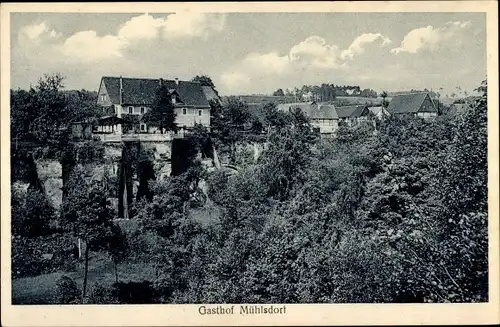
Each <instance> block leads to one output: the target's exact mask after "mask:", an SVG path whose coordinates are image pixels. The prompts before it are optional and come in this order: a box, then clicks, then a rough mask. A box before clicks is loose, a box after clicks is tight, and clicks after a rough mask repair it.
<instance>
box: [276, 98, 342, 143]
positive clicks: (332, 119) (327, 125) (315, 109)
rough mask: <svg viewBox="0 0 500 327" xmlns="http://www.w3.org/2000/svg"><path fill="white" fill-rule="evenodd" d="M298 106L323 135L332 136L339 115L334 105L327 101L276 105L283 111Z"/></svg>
mask: <svg viewBox="0 0 500 327" xmlns="http://www.w3.org/2000/svg"><path fill="white" fill-rule="evenodd" d="M296 108H299V109H300V110H301V111H302V112H303V113H304V114H305V115H306V116H308V117H309V120H310V122H311V125H312V126H314V127H316V128H318V129H319V132H320V134H321V135H323V136H326V137H327V136H332V135H333V134H334V133H335V132H336V131H337V129H338V127H339V124H338V121H339V117H338V115H337V112H336V110H335V106H334V105H332V104H328V103H316V102H314V101H313V102H298V103H282V104H279V105H278V106H277V109H278V110H280V111H284V112H291V111H292V110H294V109H296Z"/></svg>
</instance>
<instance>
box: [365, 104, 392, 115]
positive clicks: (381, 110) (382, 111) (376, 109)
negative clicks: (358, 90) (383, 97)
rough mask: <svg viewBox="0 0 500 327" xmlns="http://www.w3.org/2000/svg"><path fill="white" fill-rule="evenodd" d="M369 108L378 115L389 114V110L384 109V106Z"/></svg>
mask: <svg viewBox="0 0 500 327" xmlns="http://www.w3.org/2000/svg"><path fill="white" fill-rule="evenodd" d="M368 110H370V112H371V113H372V114H373V115H375V116H377V115H381V114H382V115H388V114H389V112H387V110H386V109H384V107H382V106H376V107H369V108H368Z"/></svg>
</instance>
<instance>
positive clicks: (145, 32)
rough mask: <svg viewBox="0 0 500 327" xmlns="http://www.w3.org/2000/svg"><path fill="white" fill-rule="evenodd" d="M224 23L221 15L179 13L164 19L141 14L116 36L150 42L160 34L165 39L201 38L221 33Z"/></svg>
mask: <svg viewBox="0 0 500 327" xmlns="http://www.w3.org/2000/svg"><path fill="white" fill-rule="evenodd" d="M225 23H226V16H225V15H223V14H211V13H198V12H191V11H181V12H178V13H173V14H170V15H168V16H167V17H166V18H160V17H158V18H154V17H153V16H151V15H149V14H147V13H146V14H143V15H140V16H136V17H133V18H131V19H130V20H129V21H127V22H126V23H124V24H123V25H122V27H121V28H120V30H119V31H118V36H119V37H121V38H125V39H128V40H139V39H146V40H151V39H154V38H156V37H158V36H159V35H160V34H161V35H162V36H163V37H164V38H165V39H179V38H192V37H202V38H207V37H208V36H209V35H210V34H211V33H213V32H221V31H222V30H223V29H224V26H225Z"/></svg>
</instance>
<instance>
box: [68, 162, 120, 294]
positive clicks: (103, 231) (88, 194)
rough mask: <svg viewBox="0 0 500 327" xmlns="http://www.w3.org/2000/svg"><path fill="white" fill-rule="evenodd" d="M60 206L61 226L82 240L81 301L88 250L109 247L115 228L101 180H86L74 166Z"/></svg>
mask: <svg viewBox="0 0 500 327" xmlns="http://www.w3.org/2000/svg"><path fill="white" fill-rule="evenodd" d="M69 184H70V185H69V186H70V187H69V190H70V191H69V193H68V196H67V199H66V201H65V202H64V203H63V206H64V210H63V212H64V219H63V224H64V227H65V228H66V229H67V230H69V231H71V232H72V233H73V234H74V235H75V236H76V237H78V238H80V239H82V240H83V241H84V242H85V243H86V249H85V259H84V260H85V270H84V279H83V287H82V303H84V300H85V295H86V291H87V280H88V263H89V252H90V250H93V251H97V250H100V249H103V248H107V247H108V248H109V240H110V238H112V237H113V236H114V235H115V233H114V231H115V230H116V229H115V228H114V227H113V223H112V221H111V219H112V218H113V212H112V209H111V207H110V204H109V201H108V200H107V198H106V192H105V191H104V188H103V185H102V182H100V181H95V180H94V181H90V182H89V181H87V179H86V178H85V174H84V172H83V171H82V170H81V169H75V171H74V172H73V175H72V178H71V182H70V183H69Z"/></svg>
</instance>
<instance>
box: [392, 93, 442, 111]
mask: <svg viewBox="0 0 500 327" xmlns="http://www.w3.org/2000/svg"><path fill="white" fill-rule="evenodd" d="M428 96H429V93H426V92H419V93H407V94H399V95H396V96H394V97H393V98H392V99H391V102H390V103H389V106H388V107H387V111H388V112H389V113H391V114H394V113H396V114H403V113H417V112H418V111H419V110H420V107H421V106H422V103H423V102H424V100H425V98H426V97H428ZM429 99H430V100H431V102H432V104H433V105H434V102H433V101H432V99H431V98H430V97H429ZM436 111H437V109H436Z"/></svg>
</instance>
